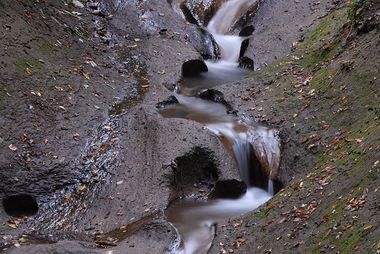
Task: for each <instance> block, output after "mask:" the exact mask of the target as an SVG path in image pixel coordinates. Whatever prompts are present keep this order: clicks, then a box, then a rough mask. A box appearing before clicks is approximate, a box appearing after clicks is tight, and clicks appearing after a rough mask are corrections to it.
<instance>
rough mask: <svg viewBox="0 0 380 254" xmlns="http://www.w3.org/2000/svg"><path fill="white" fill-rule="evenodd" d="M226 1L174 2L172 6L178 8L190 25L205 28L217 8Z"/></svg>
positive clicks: (197, 0) (186, 0)
mask: <svg viewBox="0 0 380 254" xmlns="http://www.w3.org/2000/svg"><path fill="white" fill-rule="evenodd" d="M226 1H227V0H195V1H189V0H174V1H173V2H172V5H177V6H179V9H180V10H181V11H182V13H183V15H184V17H185V18H186V20H187V21H189V22H190V23H193V24H196V25H199V26H204V27H206V26H207V24H208V22H209V21H210V19H211V18H212V17H213V16H214V14H215V12H216V11H217V10H218V9H219V7H220V6H221V5H222V4H223V3H224V2H226Z"/></svg>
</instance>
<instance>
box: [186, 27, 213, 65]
mask: <svg viewBox="0 0 380 254" xmlns="http://www.w3.org/2000/svg"><path fill="white" fill-rule="evenodd" d="M187 31H188V35H189V37H188V38H189V41H190V43H191V44H192V45H193V46H194V48H195V49H196V50H197V51H198V52H199V53H200V54H201V55H202V57H203V58H204V59H218V58H219V57H220V48H219V46H218V44H217V43H216V41H215V39H214V37H213V36H212V34H210V33H209V32H208V31H207V30H206V29H204V28H201V27H198V26H195V25H189V26H187Z"/></svg>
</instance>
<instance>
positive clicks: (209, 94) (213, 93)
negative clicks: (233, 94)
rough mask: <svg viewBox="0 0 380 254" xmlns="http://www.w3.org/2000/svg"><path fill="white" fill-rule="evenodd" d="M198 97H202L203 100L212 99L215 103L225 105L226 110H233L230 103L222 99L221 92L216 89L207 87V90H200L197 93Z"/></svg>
mask: <svg viewBox="0 0 380 254" xmlns="http://www.w3.org/2000/svg"><path fill="white" fill-rule="evenodd" d="M198 97H199V98H201V99H203V100H208V101H213V102H216V103H220V104H223V105H224V106H226V108H227V111H232V110H233V108H232V106H231V104H229V103H228V102H227V101H226V100H225V99H224V96H223V93H222V92H220V91H218V90H215V89H207V90H205V91H203V92H200V93H199V95H198Z"/></svg>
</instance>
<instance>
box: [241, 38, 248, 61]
mask: <svg viewBox="0 0 380 254" xmlns="http://www.w3.org/2000/svg"><path fill="white" fill-rule="evenodd" d="M248 46H249V39H245V40H244V41H243V42H242V43H241V46H240V53H239V58H240V57H243V56H244V54H245V51H247V48H248Z"/></svg>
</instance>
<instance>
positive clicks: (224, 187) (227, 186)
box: [209, 179, 247, 199]
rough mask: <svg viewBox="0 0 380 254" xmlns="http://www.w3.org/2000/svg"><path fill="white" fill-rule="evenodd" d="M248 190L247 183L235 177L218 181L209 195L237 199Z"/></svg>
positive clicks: (211, 197)
mask: <svg viewBox="0 0 380 254" xmlns="http://www.w3.org/2000/svg"><path fill="white" fill-rule="evenodd" d="M246 191H247V185H246V184H245V183H244V182H242V181H238V180H235V179H232V180H224V181H218V182H217V183H216V185H215V187H214V189H213V190H212V192H211V193H210V195H209V198H210V199H217V198H223V199H237V198H239V197H240V196H242V195H243V194H244V193H245V192H246Z"/></svg>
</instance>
